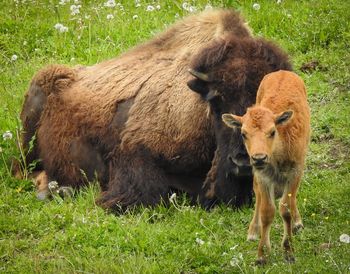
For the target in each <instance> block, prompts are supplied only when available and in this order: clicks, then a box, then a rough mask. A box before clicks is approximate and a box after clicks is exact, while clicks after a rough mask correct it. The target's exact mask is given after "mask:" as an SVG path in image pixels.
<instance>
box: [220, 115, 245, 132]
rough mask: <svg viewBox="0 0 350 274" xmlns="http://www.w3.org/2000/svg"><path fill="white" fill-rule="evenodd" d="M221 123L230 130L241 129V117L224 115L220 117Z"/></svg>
mask: <svg viewBox="0 0 350 274" xmlns="http://www.w3.org/2000/svg"><path fill="white" fill-rule="evenodd" d="M221 118H222V121H223V122H224V123H225V124H226V125H227V126H228V127H231V128H241V127H242V117H240V116H237V115H233V114H229V113H225V114H223V115H222V116H221Z"/></svg>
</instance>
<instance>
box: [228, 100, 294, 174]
mask: <svg viewBox="0 0 350 274" xmlns="http://www.w3.org/2000/svg"><path fill="white" fill-rule="evenodd" d="M292 116H293V111H291V110H287V111H285V112H282V113H280V114H277V115H276V114H273V113H272V111H271V110H269V109H267V108H264V107H253V108H249V109H248V111H247V113H246V114H245V115H244V116H242V117H241V116H237V115H233V114H223V115H222V120H223V121H224V123H225V124H226V125H227V126H228V127H230V128H234V129H239V130H240V132H241V136H242V139H243V140H244V144H245V147H246V149H247V152H248V154H249V157H250V163H251V165H252V166H253V167H254V168H255V169H258V170H259V169H264V168H265V167H266V165H267V164H268V163H269V161H270V159H272V158H273V157H272V155H273V153H274V152H275V151H278V150H277V149H276V147H279V146H281V141H280V138H279V136H278V128H279V127H280V126H282V125H284V124H286V123H288V121H289V120H290V119H291V117H292Z"/></svg>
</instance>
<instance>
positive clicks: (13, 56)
mask: <svg viewBox="0 0 350 274" xmlns="http://www.w3.org/2000/svg"><path fill="white" fill-rule="evenodd" d="M17 59H18V56H17V55H16V54H14V55H12V56H11V61H12V62H14V61H16V60H17Z"/></svg>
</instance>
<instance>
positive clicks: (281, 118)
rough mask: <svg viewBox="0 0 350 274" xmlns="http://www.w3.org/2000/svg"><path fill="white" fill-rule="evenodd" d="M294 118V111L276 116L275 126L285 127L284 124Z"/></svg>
mask: <svg viewBox="0 0 350 274" xmlns="http://www.w3.org/2000/svg"><path fill="white" fill-rule="evenodd" d="M292 116H293V111H292V110H288V111H285V112H283V113H281V114H279V115H277V116H276V118H275V124H276V125H283V124H285V123H287V122H288V121H289V120H290V118H291V117H292Z"/></svg>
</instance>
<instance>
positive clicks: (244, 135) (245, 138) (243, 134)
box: [241, 132, 247, 140]
mask: <svg viewBox="0 0 350 274" xmlns="http://www.w3.org/2000/svg"><path fill="white" fill-rule="evenodd" d="M241 136H242V138H243V140H247V135H246V134H245V133H243V132H242V133H241Z"/></svg>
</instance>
